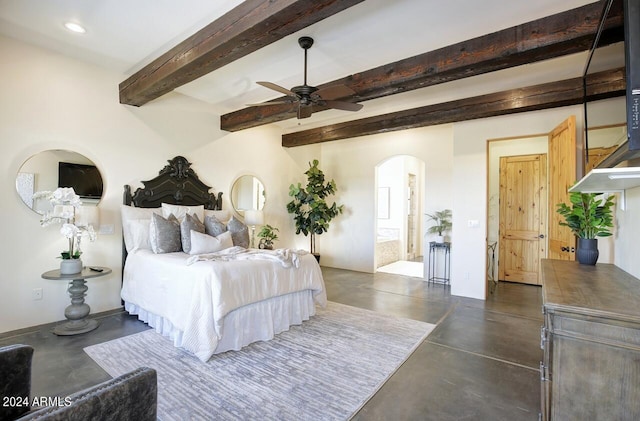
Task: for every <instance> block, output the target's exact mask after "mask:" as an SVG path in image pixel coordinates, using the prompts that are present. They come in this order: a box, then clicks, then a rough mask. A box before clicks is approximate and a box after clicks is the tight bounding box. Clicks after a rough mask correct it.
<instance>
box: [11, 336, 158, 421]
mask: <svg viewBox="0 0 640 421" xmlns="http://www.w3.org/2000/svg"><path fill="white" fill-rule="evenodd" d="M32 358H33V348H32V347H30V346H28V345H10V346H6V347H3V348H0V399H2V402H0V419H1V420H16V419H17V420H47V421H53V420H60V421H63V420H64V421H76V420H77V421H86V420H98V421H100V420H136V421H141V420H149V421H155V420H156V418H157V414H156V411H157V398H158V389H157V387H158V386H157V374H156V371H155V370H153V369H151V368H147V367H141V368H138V369H137V370H134V371H132V372H130V373H127V374H124V375H122V376H120V377H116V378H115V379H112V380H108V381H105V382H103V383H100V384H98V385H96V386H93V387H90V388H88V389H85V390H83V391H80V392H77V393H74V394H73V395H70V396H69V397H67V398H61V399H60V400H59V402H58V403H59V405H56V406H50V407H44V408H34V409H33V410H32V409H31V408H30V407H29V406H28V402H29V393H30V389H31V360H32ZM25 398H26V400H27V404H26V405H23V403H24V399H25Z"/></svg>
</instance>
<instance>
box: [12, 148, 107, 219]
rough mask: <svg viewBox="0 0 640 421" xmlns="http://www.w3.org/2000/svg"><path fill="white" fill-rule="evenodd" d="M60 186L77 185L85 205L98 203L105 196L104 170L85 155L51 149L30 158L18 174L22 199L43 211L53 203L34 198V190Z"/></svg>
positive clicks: (17, 178) (52, 188)
mask: <svg viewBox="0 0 640 421" xmlns="http://www.w3.org/2000/svg"><path fill="white" fill-rule="evenodd" d="M58 187H73V189H74V190H75V192H76V194H77V195H78V196H80V198H81V199H82V203H83V204H84V205H91V204H93V205H97V204H98V202H99V201H100V199H101V198H102V174H100V171H99V170H98V168H97V167H96V165H95V164H94V163H93V162H92V161H91V160H90V159H89V158H87V157H85V156H84V155H80V154H79V153H76V152H71V151H65V150H49V151H43V152H40V153H38V154H36V155H34V156H32V157H31V158H29V159H27V160H26V161H25V162H24V164H22V166H21V167H20V169H19V170H18V174H17V175H16V190H17V191H18V195H19V196H20V198H21V199H22V202H23V203H24V204H25V205H27V207H29V209H31V210H33V211H34V212H37V213H39V214H44V213H45V212H46V211H47V210H49V209H50V207H51V203H49V201H48V200H47V199H34V198H33V194H34V193H36V192H39V191H53V190H55V189H57V188H58Z"/></svg>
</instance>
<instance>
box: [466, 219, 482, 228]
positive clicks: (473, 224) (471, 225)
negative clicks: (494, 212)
mask: <svg viewBox="0 0 640 421" xmlns="http://www.w3.org/2000/svg"><path fill="white" fill-rule="evenodd" d="M467 226H468V227H469V228H478V227H479V226H480V221H478V220H477V219H469V220H468V221H467Z"/></svg>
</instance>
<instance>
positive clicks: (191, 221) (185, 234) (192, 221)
mask: <svg viewBox="0 0 640 421" xmlns="http://www.w3.org/2000/svg"><path fill="white" fill-rule="evenodd" d="M191 231H197V232H200V233H202V234H204V224H203V223H202V222H200V220H199V219H198V215H195V214H194V215H193V216H192V215H190V214H186V215H185V216H184V219H183V220H182V222H181V223H180V237H181V239H182V251H184V252H185V253H190V252H191Z"/></svg>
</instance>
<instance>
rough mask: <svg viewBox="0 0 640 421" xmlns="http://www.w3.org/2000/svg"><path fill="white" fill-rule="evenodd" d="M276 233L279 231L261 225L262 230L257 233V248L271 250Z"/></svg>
mask: <svg viewBox="0 0 640 421" xmlns="http://www.w3.org/2000/svg"><path fill="white" fill-rule="evenodd" d="M276 231H279V230H278V228H276V227H272V226H271V225H269V224H267V225H263V226H262V229H260V232H259V233H258V238H260V243H259V244H258V248H261V249H267V250H273V242H274V241H276V240H277V239H278V234H276Z"/></svg>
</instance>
